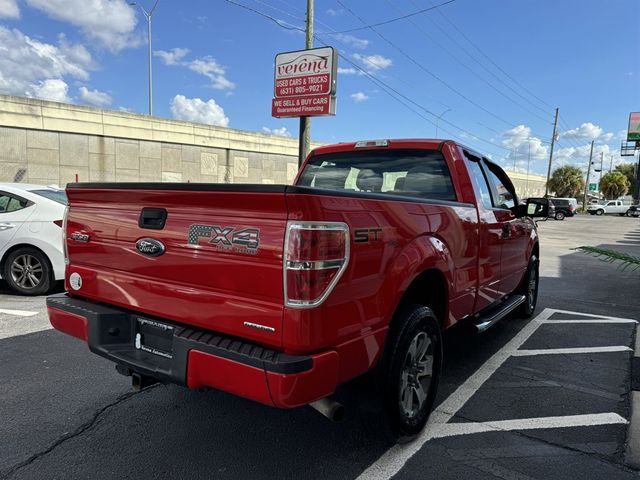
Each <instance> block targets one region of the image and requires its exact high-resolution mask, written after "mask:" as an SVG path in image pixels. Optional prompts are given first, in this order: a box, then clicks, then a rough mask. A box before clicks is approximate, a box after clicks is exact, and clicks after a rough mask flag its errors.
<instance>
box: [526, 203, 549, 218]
mask: <svg viewBox="0 0 640 480" xmlns="http://www.w3.org/2000/svg"><path fill="white" fill-rule="evenodd" d="M525 215H526V216H527V217H532V218H547V217H548V216H549V200H547V199H546V198H530V199H528V200H527V203H526V213H525Z"/></svg>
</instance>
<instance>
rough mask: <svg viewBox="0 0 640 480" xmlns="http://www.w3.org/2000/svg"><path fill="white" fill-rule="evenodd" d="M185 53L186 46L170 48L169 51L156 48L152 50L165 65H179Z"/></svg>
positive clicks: (187, 51)
mask: <svg viewBox="0 0 640 480" xmlns="http://www.w3.org/2000/svg"><path fill="white" fill-rule="evenodd" d="M187 53H189V49H188V48H172V49H171V50H169V51H166V50H156V51H154V52H153V56H154V57H159V58H160V59H161V60H162V61H163V62H164V64H165V65H180V63H181V62H182V59H183V58H184V57H185V56H186V55H187Z"/></svg>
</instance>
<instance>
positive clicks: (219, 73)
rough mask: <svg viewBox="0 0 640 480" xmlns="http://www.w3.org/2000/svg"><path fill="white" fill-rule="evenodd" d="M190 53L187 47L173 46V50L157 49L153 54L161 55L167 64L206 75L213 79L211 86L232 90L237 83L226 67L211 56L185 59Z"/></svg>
mask: <svg viewBox="0 0 640 480" xmlns="http://www.w3.org/2000/svg"><path fill="white" fill-rule="evenodd" d="M188 53H189V50H188V49H186V48H172V49H171V50H168V51H166V50H157V51H155V52H153V55H154V56H156V57H159V58H160V59H161V60H162V61H163V62H164V64H165V65H174V66H181V67H186V68H188V69H189V70H191V71H193V72H196V73H199V74H200V75H204V76H205V77H207V78H208V79H209V80H210V81H211V87H213V88H215V89H216V90H232V89H233V88H235V84H234V83H233V82H232V81H230V80H229V79H228V78H227V77H226V73H227V72H226V69H225V67H223V66H222V65H220V64H219V63H218V61H217V60H216V59H215V58H213V57H210V56H206V57H202V58H196V59H195V60H185V57H186V56H187V54H188Z"/></svg>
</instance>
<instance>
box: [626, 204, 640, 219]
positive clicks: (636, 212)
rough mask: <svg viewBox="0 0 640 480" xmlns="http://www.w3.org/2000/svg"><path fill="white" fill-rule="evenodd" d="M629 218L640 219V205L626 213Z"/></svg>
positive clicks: (634, 206) (633, 206)
mask: <svg viewBox="0 0 640 480" xmlns="http://www.w3.org/2000/svg"><path fill="white" fill-rule="evenodd" d="M625 215H626V216H627V217H640V205H631V206H630V207H629V208H628V209H627V211H626V212H625Z"/></svg>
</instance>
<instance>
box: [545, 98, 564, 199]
mask: <svg viewBox="0 0 640 480" xmlns="http://www.w3.org/2000/svg"><path fill="white" fill-rule="evenodd" d="M559 112H560V109H559V108H556V116H555V119H554V120H553V135H552V136H551V151H550V152H549V167H548V168H547V184H546V185H545V187H544V196H545V197H546V196H548V195H549V179H550V178H551V162H553V147H554V145H555V144H556V131H557V129H558V113H559Z"/></svg>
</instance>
